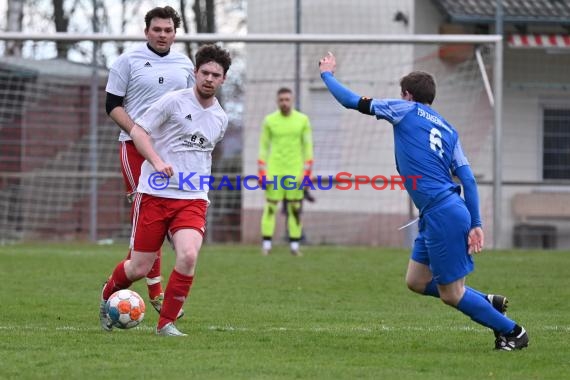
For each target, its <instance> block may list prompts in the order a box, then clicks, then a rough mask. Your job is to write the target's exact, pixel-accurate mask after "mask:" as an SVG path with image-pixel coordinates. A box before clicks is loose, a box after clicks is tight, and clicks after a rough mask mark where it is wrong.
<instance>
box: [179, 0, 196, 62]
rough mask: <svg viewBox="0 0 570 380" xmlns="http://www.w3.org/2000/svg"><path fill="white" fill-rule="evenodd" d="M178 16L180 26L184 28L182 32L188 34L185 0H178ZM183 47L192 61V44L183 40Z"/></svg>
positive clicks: (188, 24) (188, 26)
mask: <svg viewBox="0 0 570 380" xmlns="http://www.w3.org/2000/svg"><path fill="white" fill-rule="evenodd" d="M180 18H181V19H182V28H183V29H184V33H186V34H189V33H190V23H189V22H188V17H187V16H186V0H180ZM184 48H185V50H186V54H187V55H188V57H190V59H192V61H194V59H193V58H192V57H194V54H193V53H192V45H191V44H190V42H185V43H184Z"/></svg>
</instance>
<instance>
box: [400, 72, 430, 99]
mask: <svg viewBox="0 0 570 380" xmlns="http://www.w3.org/2000/svg"><path fill="white" fill-rule="evenodd" d="M400 87H401V88H402V94H404V93H405V92H406V91H407V92H409V93H410V94H411V95H412V97H413V98H414V101H416V102H418V103H423V104H430V105H431V104H432V103H433V100H434V99H435V87H436V86H435V79H433V76H432V75H431V74H430V73H426V72H425V71H412V72H411V73H409V74H408V75H406V76H405V77H403V78H402V79H401V80H400Z"/></svg>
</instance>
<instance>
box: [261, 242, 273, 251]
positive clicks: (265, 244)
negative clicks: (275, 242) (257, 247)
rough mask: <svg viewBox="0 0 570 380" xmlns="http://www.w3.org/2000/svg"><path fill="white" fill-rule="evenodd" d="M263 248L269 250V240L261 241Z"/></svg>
mask: <svg viewBox="0 0 570 380" xmlns="http://www.w3.org/2000/svg"><path fill="white" fill-rule="evenodd" d="M263 249H264V250H266V251H269V250H270V249H271V240H264V241H263Z"/></svg>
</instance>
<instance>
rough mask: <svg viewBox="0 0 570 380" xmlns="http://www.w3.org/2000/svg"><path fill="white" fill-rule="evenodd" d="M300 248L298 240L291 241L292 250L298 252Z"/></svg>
mask: <svg viewBox="0 0 570 380" xmlns="http://www.w3.org/2000/svg"><path fill="white" fill-rule="evenodd" d="M298 250H299V242H298V241H292V242H291V251H295V252H297V251H298Z"/></svg>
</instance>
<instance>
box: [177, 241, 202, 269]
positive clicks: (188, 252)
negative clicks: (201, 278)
mask: <svg viewBox="0 0 570 380" xmlns="http://www.w3.org/2000/svg"><path fill="white" fill-rule="evenodd" d="M197 257H198V252H197V251H196V249H194V248H193V247H187V248H184V247H183V248H182V249H180V250H178V251H176V266H177V267H180V268H181V269H182V270H183V271H184V272H193V271H194V267H195V266H196V259H197Z"/></svg>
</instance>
